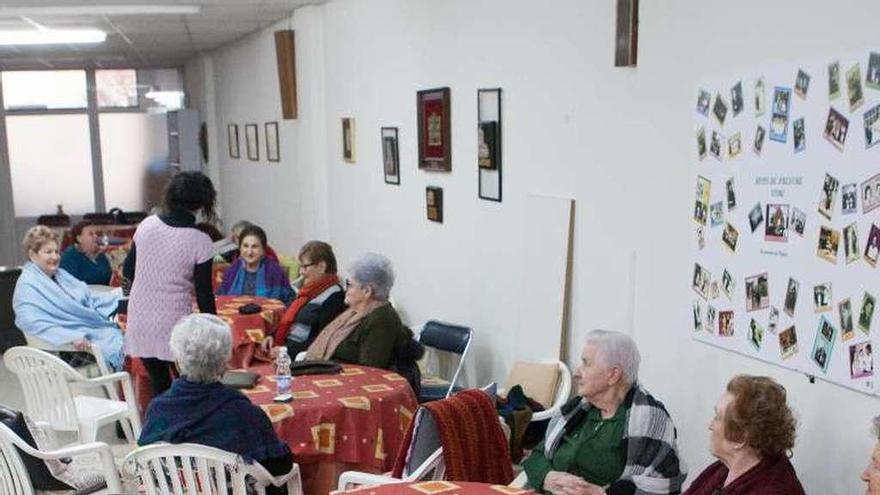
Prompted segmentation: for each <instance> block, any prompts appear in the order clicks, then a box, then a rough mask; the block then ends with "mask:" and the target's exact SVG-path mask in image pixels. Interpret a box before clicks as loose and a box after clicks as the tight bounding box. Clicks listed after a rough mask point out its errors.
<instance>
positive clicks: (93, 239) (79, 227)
mask: <svg viewBox="0 0 880 495" xmlns="http://www.w3.org/2000/svg"><path fill="white" fill-rule="evenodd" d="M70 233H71V235H73V245H71V246H69V247H68V248H67V249H65V250H64V252H63V253H61V268H63V269H65V270H66V271H67V273H69V274H71V275H73V276H74V277H76V278H78V279H79V280H82V281H83V282H85V283H87V284H91V285H109V284H110V277H111V276H112V275H113V273H112V271H111V269H110V260H109V259H108V258H107V255H106V254H104V253H103V252H101V246H100V245H99V244H98V229H97V227H95V225H94V224H93V223H92V222H90V221H88V220H83V221H82V222H79V223H78V224H76V225H74V226H73V228H72V229H70Z"/></svg>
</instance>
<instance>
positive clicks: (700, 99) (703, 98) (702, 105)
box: [697, 89, 712, 117]
mask: <svg viewBox="0 0 880 495" xmlns="http://www.w3.org/2000/svg"><path fill="white" fill-rule="evenodd" d="M711 101H712V94H711V93H709V92H708V91H706V90H705V89H701V90H700V91H699V93H697V113H698V114H700V115H702V116H703V117H708V116H709V103H711Z"/></svg>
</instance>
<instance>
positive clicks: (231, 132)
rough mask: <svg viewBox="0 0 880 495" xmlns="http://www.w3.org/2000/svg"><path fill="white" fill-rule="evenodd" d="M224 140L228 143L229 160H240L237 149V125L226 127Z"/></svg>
mask: <svg viewBox="0 0 880 495" xmlns="http://www.w3.org/2000/svg"><path fill="white" fill-rule="evenodd" d="M226 140H227V141H228V142H229V158H241V153H240V152H239V149H238V124H229V125H227V126H226Z"/></svg>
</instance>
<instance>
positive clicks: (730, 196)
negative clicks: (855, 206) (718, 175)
mask: <svg viewBox="0 0 880 495" xmlns="http://www.w3.org/2000/svg"><path fill="white" fill-rule="evenodd" d="M877 178H878V180H880V174H878V175H877ZM724 186H725V190H726V191H727V211H731V210H733V209H734V208H736V190H735V189H734V188H735V186H734V184H733V177H731V178H729V179H727V181H726V182H725V183H724ZM878 197H880V194H878Z"/></svg>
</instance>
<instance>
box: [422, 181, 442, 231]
mask: <svg viewBox="0 0 880 495" xmlns="http://www.w3.org/2000/svg"><path fill="white" fill-rule="evenodd" d="M425 203H426V204H427V206H428V220H431V221H432V222H438V223H443V188H440V187H434V186H428V187H426V188H425Z"/></svg>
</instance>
